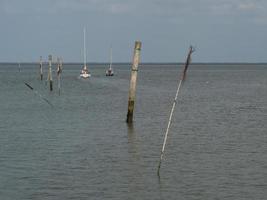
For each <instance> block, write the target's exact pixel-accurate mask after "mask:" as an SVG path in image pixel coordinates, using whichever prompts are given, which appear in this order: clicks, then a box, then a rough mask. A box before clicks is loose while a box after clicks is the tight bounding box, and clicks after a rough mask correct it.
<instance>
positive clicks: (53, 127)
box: [0, 64, 267, 200]
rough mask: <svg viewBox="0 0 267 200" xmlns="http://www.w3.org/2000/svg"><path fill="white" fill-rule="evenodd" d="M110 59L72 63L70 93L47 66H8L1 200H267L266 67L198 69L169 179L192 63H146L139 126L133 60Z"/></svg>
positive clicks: (67, 76)
mask: <svg viewBox="0 0 267 200" xmlns="http://www.w3.org/2000/svg"><path fill="white" fill-rule="evenodd" d="M107 67H108V65H100V64H95V65H91V66H90V69H91V73H92V78H91V79H90V80H81V79H79V78H78V75H79V70H80V69H81V66H80V65H74V64H73V65H71V64H69V65H64V68H63V74H62V80H61V85H62V88H61V95H60V96H59V95H58V91H57V80H56V76H55V74H54V91H53V92H49V90H48V86H47V85H46V84H45V81H43V82H41V81H39V80H38V65H33V64H22V65H21V72H19V70H18V65H17V64H1V65H0V85H1V89H0V199H3V200H16V199H18V200H24V199H25V200H26V199H27V200H28V199H34V200H35V199H40V200H43V199H64V200H67V199H79V200H80V199H181V200H183V199H205V200H206V199H233V200H243V199H248V200H251V199H257V200H258V199H266V196H267V145H266V144H267V66H266V65H264V64H239V65H230V64H220V65H218V64H194V65H192V66H190V67H189V70H188V74H187V79H186V81H185V83H184V84H183V86H182V88H181V91H180V94H179V101H178V104H177V107H176V109H175V112H174V118H173V123H172V126H171V129H170V133H169V138H168V142H167V146H166V150H165V155H164V160H163V163H162V167H161V172H160V177H158V176H157V166H158V161H159V156H160V151H161V147H162V143H163V137H164V133H165V129H166V125H167V121H168V117H169V113H170V110H171V106H172V102H173V98H174V95H175V92H176V88H177V82H178V78H179V76H180V72H181V70H182V68H181V65H175V64H157V65H155V64H142V65H140V67H139V71H138V81H137V96H136V104H135V111H134V123H133V126H127V124H126V123H125V119H126V113H127V103H128V102H127V101H128V88H129V78H130V65H128V64H120V65H114V71H115V76H114V77H106V76H105V69H106V68H107ZM45 77H46V71H45ZM24 82H27V83H29V84H30V85H31V86H32V87H33V88H34V89H35V91H37V92H38V93H39V94H41V95H42V96H43V97H44V98H47V99H48V100H49V101H50V102H51V103H52V104H53V105H54V107H53V108H52V107H51V106H50V105H49V104H47V103H46V102H45V101H44V100H43V99H41V98H40V97H39V96H38V94H35V93H34V92H33V91H32V90H30V89H29V88H28V87H26V86H25V84H24Z"/></svg>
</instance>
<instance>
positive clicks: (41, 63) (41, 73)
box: [40, 56, 43, 81]
mask: <svg viewBox="0 0 267 200" xmlns="http://www.w3.org/2000/svg"><path fill="white" fill-rule="evenodd" d="M40 79H41V81H42V80H43V60H42V56H40Z"/></svg>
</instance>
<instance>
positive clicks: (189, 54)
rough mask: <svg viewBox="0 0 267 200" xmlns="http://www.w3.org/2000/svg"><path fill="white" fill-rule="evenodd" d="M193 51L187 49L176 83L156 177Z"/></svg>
mask: <svg viewBox="0 0 267 200" xmlns="http://www.w3.org/2000/svg"><path fill="white" fill-rule="evenodd" d="M194 51H195V50H194V49H193V47H192V46H190V49H189V52H188V55H187V59H186V63H185V66H184V70H183V73H182V76H181V79H180V81H179V83H178V87H177V91H176V94H175V98H174V101H173V104H172V109H171V113H170V117H169V121H168V125H167V129H166V132H165V137H164V142H163V145H162V150H161V154H160V160H159V165H158V176H159V171H160V166H161V161H162V158H163V154H164V150H165V146H166V142H167V138H168V133H169V129H170V126H171V121H172V116H173V111H174V108H175V105H176V103H177V98H178V95H179V91H180V88H181V85H182V82H183V81H184V80H185V76H186V71H187V68H188V66H189V64H190V61H191V54H192V53H193V52H194Z"/></svg>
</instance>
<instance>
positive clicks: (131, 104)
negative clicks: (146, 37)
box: [126, 41, 141, 123]
mask: <svg viewBox="0 0 267 200" xmlns="http://www.w3.org/2000/svg"><path fill="white" fill-rule="evenodd" d="M140 51H141V42H140V41H136V42H135V47H134V56H133V64H132V72H131V81H130V89H129V100H128V113H127V119H126V122H127V123H132V122H133V110H134V101H135V91H136V80H137V71H138V64H139V61H140Z"/></svg>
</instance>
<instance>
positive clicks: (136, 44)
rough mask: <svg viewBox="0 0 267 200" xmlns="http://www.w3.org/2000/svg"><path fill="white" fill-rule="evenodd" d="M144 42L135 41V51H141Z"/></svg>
mask: <svg viewBox="0 0 267 200" xmlns="http://www.w3.org/2000/svg"><path fill="white" fill-rule="evenodd" d="M141 46H142V42H141V41H135V47H134V48H135V49H136V50H141Z"/></svg>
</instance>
